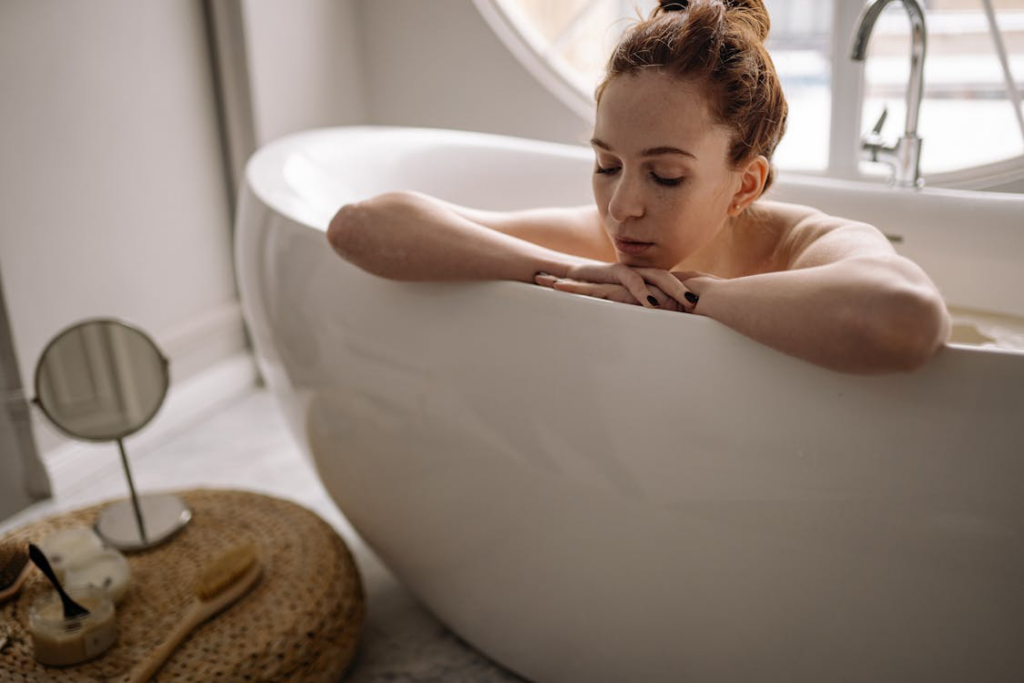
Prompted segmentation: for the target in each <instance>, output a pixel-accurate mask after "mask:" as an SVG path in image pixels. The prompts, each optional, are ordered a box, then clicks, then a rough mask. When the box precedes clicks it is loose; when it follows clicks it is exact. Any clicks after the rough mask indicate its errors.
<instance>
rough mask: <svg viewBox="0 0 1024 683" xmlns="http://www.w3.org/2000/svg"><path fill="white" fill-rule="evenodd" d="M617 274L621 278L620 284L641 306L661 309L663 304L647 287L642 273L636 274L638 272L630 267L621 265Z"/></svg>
mask: <svg viewBox="0 0 1024 683" xmlns="http://www.w3.org/2000/svg"><path fill="white" fill-rule="evenodd" d="M615 272H616V275H618V277H619V282H621V283H622V284H623V286H624V287H625V288H626V289H628V290H629V293H630V294H632V295H633V298H634V299H636V300H637V301H639V302H640V303H641V305H643V306H644V307H645V308H660V306H661V303H660V302H659V301H658V299H657V297H655V296H654V294H653V293H652V292H651V289H650V287H648V286H647V282H646V281H645V280H644V278H643V276H642V275H640V273H638V272H636V270H634V269H633V268H630V267H629V266H623V265H621V264H620V266H619V268H618V269H616V271H615Z"/></svg>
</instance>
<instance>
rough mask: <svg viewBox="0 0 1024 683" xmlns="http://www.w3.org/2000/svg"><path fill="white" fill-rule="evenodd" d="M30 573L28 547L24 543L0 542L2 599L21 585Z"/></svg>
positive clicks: (0, 593)
mask: <svg viewBox="0 0 1024 683" xmlns="http://www.w3.org/2000/svg"><path fill="white" fill-rule="evenodd" d="M27 574H28V549H27V546H26V545H25V544H24V543H14V542H13V541H7V542H6V543H0V600H4V599H6V598H8V597H10V596H12V595H14V594H15V593H17V592H18V589H19V588H20V587H21V584H22V583H23V582H24V580H25V576H26V575H27Z"/></svg>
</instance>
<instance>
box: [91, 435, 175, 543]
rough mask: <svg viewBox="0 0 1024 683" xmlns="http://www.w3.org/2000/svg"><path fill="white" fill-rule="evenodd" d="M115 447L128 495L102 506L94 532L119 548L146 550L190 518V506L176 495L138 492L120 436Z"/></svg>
mask: <svg viewBox="0 0 1024 683" xmlns="http://www.w3.org/2000/svg"><path fill="white" fill-rule="evenodd" d="M117 447H118V449H119V450H120V452H121V465H122V466H123V467H124V475H125V478H126V479H127V480H128V490H129V492H130V493H131V498H130V499H128V500H119V501H115V502H113V503H111V504H110V505H108V506H106V507H105V508H103V510H101V511H100V514H99V518H98V519H97V520H96V532H97V533H98V534H99V535H100V537H101V538H102V539H103V540H104V541H106V542H107V543H109V544H110V545H112V546H114V547H115V548H117V549H118V550H124V551H126V552H131V551H135V550H146V549H147V548H152V547H154V546H157V545H159V544H161V543H163V542H164V541H166V540H167V539H169V538H170V537H171V536H173V535H174V534H176V533H177V532H178V531H180V530H181V529H182V528H183V527H184V526H185V525H186V524H188V523H189V520H191V519H192V510H190V509H189V507H188V505H186V504H185V501H183V500H182V499H181V498H179V497H178V496H175V495H171V494H159V495H147V496H141V497H140V496H139V495H137V494H136V493H135V482H134V481H133V480H132V471H131V468H130V467H129V466H128V455H127V454H126V453H125V450H124V441H123V440H122V439H117Z"/></svg>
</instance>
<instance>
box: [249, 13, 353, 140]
mask: <svg viewBox="0 0 1024 683" xmlns="http://www.w3.org/2000/svg"><path fill="white" fill-rule="evenodd" d="M242 9H243V20H244V24H245V40H246V44H247V45H246V49H247V52H248V55H249V71H250V84H251V89H252V98H253V109H254V111H253V116H254V119H255V121H254V122H255V128H256V142H257V144H258V145H262V144H264V143H266V142H270V141H271V140H273V139H275V138H278V137H280V136H282V135H285V134H287V133H292V132H295V131H300V130H306V129H309V128H320V127H324V126H338V125H346V124H357V123H363V122H365V121H366V106H365V102H364V92H365V86H364V81H363V73H362V69H361V68H360V65H361V53H362V45H363V37H362V35H361V32H360V31H359V15H358V7H357V5H356V3H355V2H353V1H352V0H301V1H300V2H281V1H280V0H243V3H242Z"/></svg>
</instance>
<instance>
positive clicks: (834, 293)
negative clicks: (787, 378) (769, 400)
mask: <svg viewBox="0 0 1024 683" xmlns="http://www.w3.org/2000/svg"><path fill="white" fill-rule="evenodd" d="M802 222H803V225H800V226H798V228H799V230H797V232H796V234H798V235H802V236H803V241H804V243H803V244H797V245H796V246H795V248H794V251H793V253H792V256H791V258H790V262H789V263H788V264H787V265H788V269H786V270H782V271H780V272H772V273H764V274H760V275H752V276H748V277H741V278H736V279H733V280H717V279H713V278H693V279H689V280H686V281H685V284H686V286H687V287H688V288H689V289H691V290H693V291H694V292H696V293H697V294H699V295H700V301H699V303H698V304H697V306H696V308H695V312H697V313H701V314H703V315H707V316H709V317H712V318H715V319H717V320H719V321H721V322H723V323H725V324H726V325H728V326H729V327H732V328H733V329H735V330H736V331H738V332H741V333H742V334H745V335H747V336H748V337H751V338H753V339H756V340H757V341H759V342H761V343H763V344H766V345H768V346H771V347H773V348H776V349H778V350H780V351H783V352H785V353H788V354H790V355H793V356H796V357H798V358H803V359H805V360H808V361H810V362H812V363H816V364H818V365H823V366H825V367H829V368H832V369H835V370H840V371H844V372H854V373H862V374H873V373H881V372H892V371H898V370H912V369H915V368H917V367H920V366H921V365H922V364H924V362H925V361H927V360H928V358H930V357H931V355H932V354H933V353H934V352H935V350H936V349H938V348H939V347H940V346H941V345H942V344H943V343H944V341H945V340H946V337H947V336H948V334H949V325H950V321H949V314H948V313H947V311H946V307H945V304H944V302H943V300H942V297H941V295H940V294H939V291H938V289H937V288H936V287H935V285H934V284H933V283H932V281H931V280H930V279H929V278H928V276H927V275H925V273H924V271H923V270H921V268H920V267H919V266H917V264H915V263H913V262H912V261H910V260H908V259H906V258H903V257H901V256H899V255H897V254H896V253H895V252H894V251H893V249H892V247H891V246H890V245H889V243H888V241H887V240H886V239H885V237H884V236H883V235H882V234H881V233H880V232H879V231H878V230H877V229H875V228H873V227H871V226H869V225H865V224H861V223H849V222H844V221H840V219H836V218H833V217H831V216H826V215H824V214H820V213H815V214H813V215H808V216H806V217H805V218H803V219H802ZM837 222H838V223H839V224H838V225H837V224H836V223H837Z"/></svg>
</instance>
